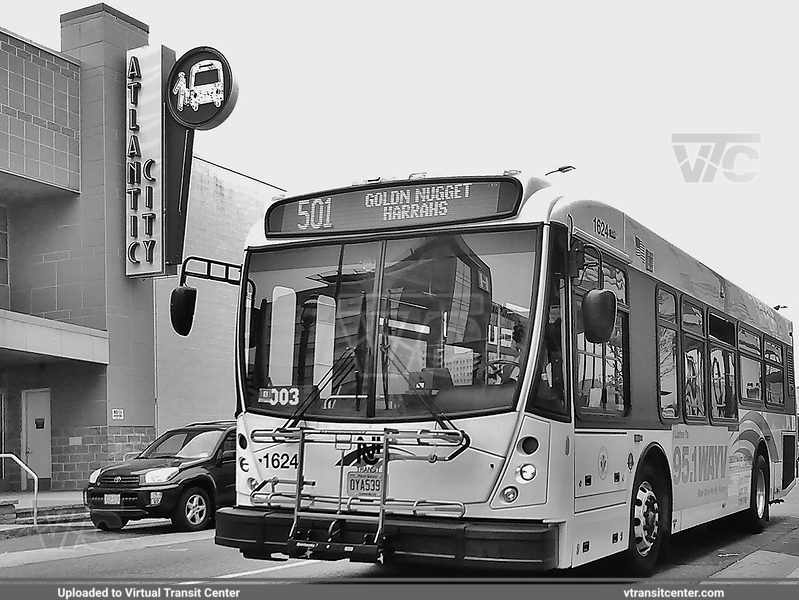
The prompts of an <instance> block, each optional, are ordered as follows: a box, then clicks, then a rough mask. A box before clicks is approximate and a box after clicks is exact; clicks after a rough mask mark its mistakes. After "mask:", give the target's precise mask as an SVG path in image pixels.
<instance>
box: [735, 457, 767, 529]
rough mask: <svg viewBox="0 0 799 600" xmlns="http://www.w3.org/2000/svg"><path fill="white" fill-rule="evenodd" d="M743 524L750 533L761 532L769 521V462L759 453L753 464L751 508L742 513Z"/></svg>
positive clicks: (750, 494) (750, 495)
mask: <svg viewBox="0 0 799 600" xmlns="http://www.w3.org/2000/svg"><path fill="white" fill-rule="evenodd" d="M741 517H742V518H741V524H742V525H743V527H744V529H745V530H746V531H748V532H750V533H761V532H762V531H763V530H764V529H765V528H766V523H767V522H768V463H767V462H766V459H765V458H763V455H762V454H758V455H757V457H756V458H755V460H754V463H753V464H752V487H751V490H750V493H749V508H748V509H746V511H744V512H743V513H742V514H741Z"/></svg>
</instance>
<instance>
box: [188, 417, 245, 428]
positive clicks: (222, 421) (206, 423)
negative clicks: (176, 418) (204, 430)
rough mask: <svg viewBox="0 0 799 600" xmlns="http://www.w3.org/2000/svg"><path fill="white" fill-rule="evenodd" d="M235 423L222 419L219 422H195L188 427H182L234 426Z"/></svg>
mask: <svg viewBox="0 0 799 600" xmlns="http://www.w3.org/2000/svg"><path fill="white" fill-rule="evenodd" d="M235 424H236V421H231V420H230V419H223V420H219V421H197V422H195V423H189V424H188V425H184V427H196V426H198V425H235Z"/></svg>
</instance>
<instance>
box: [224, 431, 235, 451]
mask: <svg viewBox="0 0 799 600" xmlns="http://www.w3.org/2000/svg"><path fill="white" fill-rule="evenodd" d="M228 451H232V452H236V432H235V431H231V432H230V433H228V434H227V435H226V436H225V440H224V441H223V442H222V456H224V454H225V452H228Z"/></svg>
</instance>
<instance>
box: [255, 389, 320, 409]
mask: <svg viewBox="0 0 799 600" xmlns="http://www.w3.org/2000/svg"><path fill="white" fill-rule="evenodd" d="M315 390H316V386H310V385H295V386H288V385H286V386H274V387H263V388H261V389H259V390H258V402H260V403H261V404H269V405H270V406H291V407H297V406H299V405H300V404H301V403H302V402H304V401H305V399H306V398H308V396H309V394H311V393H314V391H315ZM317 395H318V394H317Z"/></svg>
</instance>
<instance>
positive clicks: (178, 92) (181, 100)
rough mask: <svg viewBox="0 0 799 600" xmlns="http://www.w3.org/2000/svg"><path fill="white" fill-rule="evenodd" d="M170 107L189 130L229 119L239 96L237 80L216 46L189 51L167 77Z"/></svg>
mask: <svg viewBox="0 0 799 600" xmlns="http://www.w3.org/2000/svg"><path fill="white" fill-rule="evenodd" d="M165 96H166V98H167V101H166V102H167V106H168V107H169V112H170V114H171V115H172V116H173V117H174V119H175V120H176V121H177V122H178V123H180V124H181V125H183V126H184V127H188V128H189V129H202V130H205V129H212V128H214V127H216V126H217V125H219V124H220V123H222V122H223V121H224V120H225V119H227V117H228V115H230V113H231V112H232V111H233V107H234V106H235V104H236V99H237V98H238V82H236V81H234V80H233V72H232V71H231V70H230V65H229V64H228V62H227V59H225V57H224V56H223V55H222V54H221V53H220V52H218V51H217V50H214V49H213V48H209V47H207V46H202V47H200V48H194V49H193V50H189V51H188V52H186V54H184V55H183V56H181V57H180V59H179V60H178V61H177V62H176V63H175V65H174V66H173V67H172V70H171V71H170V73H169V77H168V78H167V89H166V94H165Z"/></svg>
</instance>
